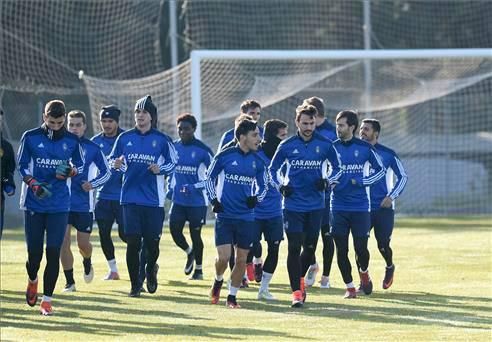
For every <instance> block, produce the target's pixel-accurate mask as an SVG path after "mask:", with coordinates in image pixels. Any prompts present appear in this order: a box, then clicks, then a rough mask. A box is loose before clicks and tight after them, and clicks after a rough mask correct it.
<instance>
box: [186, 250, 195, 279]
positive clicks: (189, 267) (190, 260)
mask: <svg viewBox="0 0 492 342" xmlns="http://www.w3.org/2000/svg"><path fill="white" fill-rule="evenodd" d="M194 262H195V254H194V253H193V251H191V252H190V253H189V254H188V256H187V257H186V265H185V268H184V273H185V274H186V275H190V274H191V272H192V271H193V263H194Z"/></svg>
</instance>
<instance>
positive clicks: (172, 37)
mask: <svg viewBox="0 0 492 342" xmlns="http://www.w3.org/2000/svg"><path fill="white" fill-rule="evenodd" d="M176 16H177V11H176V0H169V42H170V48H171V49H170V50H171V51H170V52H171V70H172V88H173V89H172V93H173V96H172V103H173V105H172V111H173V112H172V115H173V118H174V120H173V122H175V121H176V117H177V116H178V114H179V113H178V108H179V77H178V70H177V67H178V28H177V27H178V23H177V22H178V21H177V19H176Z"/></svg>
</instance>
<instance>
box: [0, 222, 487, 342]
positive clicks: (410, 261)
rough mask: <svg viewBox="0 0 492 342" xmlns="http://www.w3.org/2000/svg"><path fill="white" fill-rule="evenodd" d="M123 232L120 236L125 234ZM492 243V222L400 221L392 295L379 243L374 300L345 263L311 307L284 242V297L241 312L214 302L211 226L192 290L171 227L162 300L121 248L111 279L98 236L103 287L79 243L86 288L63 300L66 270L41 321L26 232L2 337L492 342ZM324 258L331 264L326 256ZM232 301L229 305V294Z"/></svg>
mask: <svg viewBox="0 0 492 342" xmlns="http://www.w3.org/2000/svg"><path fill="white" fill-rule="evenodd" d="M113 236H114V239H115V240H118V238H117V237H116V236H117V234H116V232H114V234H113ZM491 237H492V219H491V218H490V217H487V218H456V219H443V218H440V219H410V218H400V219H398V220H397V228H396V229H395V233H394V235H393V250H394V259H395V264H396V266H397V270H396V276H395V281H394V283H393V286H392V287H391V288H390V289H389V290H382V288H381V281H382V277H383V272H384V271H383V268H384V263H383V261H382V258H381V257H380V255H379V253H378V251H377V249H376V248H375V247H376V246H375V240H374V239H371V240H370V251H371V264H370V272H371V276H372V279H373V281H374V284H375V291H374V293H373V294H372V295H371V296H361V297H359V298H357V299H355V300H344V299H343V298H342V295H343V293H344V289H343V283H342V280H341V276H340V273H339V271H338V267H337V266H336V264H334V265H333V268H332V275H331V282H332V286H333V287H332V288H331V289H328V290H321V289H320V288H319V286H318V285H317V284H316V286H315V287H314V288H313V289H311V290H310V291H309V292H308V300H307V303H306V305H305V307H304V308H303V309H291V308H290V306H289V304H290V299H291V297H290V291H289V286H288V278H287V271H286V265H285V264H286V262H285V260H286V243H284V244H283V246H282V248H281V256H280V262H279V266H278V268H277V272H276V274H275V276H274V279H273V281H272V286H271V290H272V293H273V294H274V295H276V296H277V298H278V301H276V302H274V303H266V302H259V301H258V300H256V293H257V289H258V286H257V285H256V284H255V285H252V286H251V287H250V288H249V289H246V290H241V291H240V292H239V295H238V298H239V301H240V303H241V305H242V307H243V308H242V309H240V310H230V309H227V308H226V307H225V306H224V305H223V304H224V302H223V301H221V303H220V305H211V304H209V300H208V297H207V294H208V289H209V287H210V284H211V279H212V278H213V261H214V257H215V251H214V248H213V230H212V229H205V230H204V240H205V244H206V247H205V256H204V272H205V280H203V281H197V282H192V281H189V280H187V277H186V276H185V275H184V274H183V271H182V269H183V266H184V261H185V257H184V253H183V252H181V251H180V250H178V248H177V247H175V246H174V244H173V243H172V240H171V237H170V235H169V232H168V230H167V227H166V228H165V231H164V235H163V239H162V242H161V255H160V257H159V264H160V272H159V276H158V277H159V288H158V290H157V293H155V294H154V295H149V294H146V293H145V294H143V295H142V297H141V298H128V297H127V293H128V291H129V281H128V274H127V271H126V265H125V263H124V260H125V259H124V255H125V246H124V244H122V243H121V242H118V243H117V260H118V266H119V269H120V275H122V280H120V281H113V282H105V281H103V280H101V278H102V277H103V276H104V274H105V273H106V271H107V266H106V262H105V259H104V256H103V254H102V251H101V250H100V246H99V242H98V241H97V240H98V237H97V232H95V233H94V234H93V237H92V240H93V244H94V255H93V262H94V267H95V272H96V276H95V279H94V281H93V282H92V283H91V284H85V283H84V281H83V279H82V264H81V259H80V257H79V256H78V251H77V249H76V248H73V247H72V248H73V251H74V255H76V264H75V275H76V278H75V280H76V282H77V292H76V293H72V294H61V290H62V288H63V285H64V277H63V274H62V273H61V274H60V278H59V279H58V284H57V287H56V290H55V294H54V308H55V310H56V311H55V315H54V316H52V317H42V316H40V315H39V313H38V307H35V308H31V307H29V306H27V304H25V299H24V290H25V285H26V279H27V278H26V277H27V276H26V272H25V268H24V263H25V259H26V250H25V243H24V236H23V230H21V229H18V230H6V231H5V233H4V238H3V241H1V298H0V299H1V302H0V303H1V323H0V327H1V336H0V339H1V340H2V341H7V340H37V341H40V340H65V341H68V340H88V341H92V340H109V339H118V340H134V341H136V340H152V341H153V340H164V339H172V340H178V339H179V340H210V339H232V338H234V339H245V340H276V341H277V340H286V339H315V340H343V341H352V340H369V341H382V340H388V341H395V340H420V341H424V340H425V341H428V340H448V341H457V340H470V341H491V339H492V248H491V247H492V246H491ZM350 253H351V254H353V250H351V252H350ZM317 254H318V256H320V250H318V253H317ZM42 268H44V264H43V265H42ZM226 276H228V274H227V273H226ZM40 278H41V279H42V272H40ZM40 285H41V289H42V284H40ZM222 294H223V297H225V296H226V295H227V290H225V289H224V290H223V292H222Z"/></svg>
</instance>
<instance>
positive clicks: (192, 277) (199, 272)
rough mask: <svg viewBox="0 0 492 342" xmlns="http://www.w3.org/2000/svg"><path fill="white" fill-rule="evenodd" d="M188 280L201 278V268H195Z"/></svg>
mask: <svg viewBox="0 0 492 342" xmlns="http://www.w3.org/2000/svg"><path fill="white" fill-rule="evenodd" d="M190 280H203V272H202V271H201V270H195V272H193V275H192V276H191V277H190Z"/></svg>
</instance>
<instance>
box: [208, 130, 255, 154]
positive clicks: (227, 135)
mask: <svg viewBox="0 0 492 342" xmlns="http://www.w3.org/2000/svg"><path fill="white" fill-rule="evenodd" d="M258 128H259V130H260V139H263V127H261V126H258ZM233 140H234V128H231V129H230V130H228V131H225V132H224V134H222V137H221V138H220V142H219V147H218V148H217V153H219V152H220V151H222V149H223V148H224V146H225V145H227V144H228V143H230V142H231V141H233Z"/></svg>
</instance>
